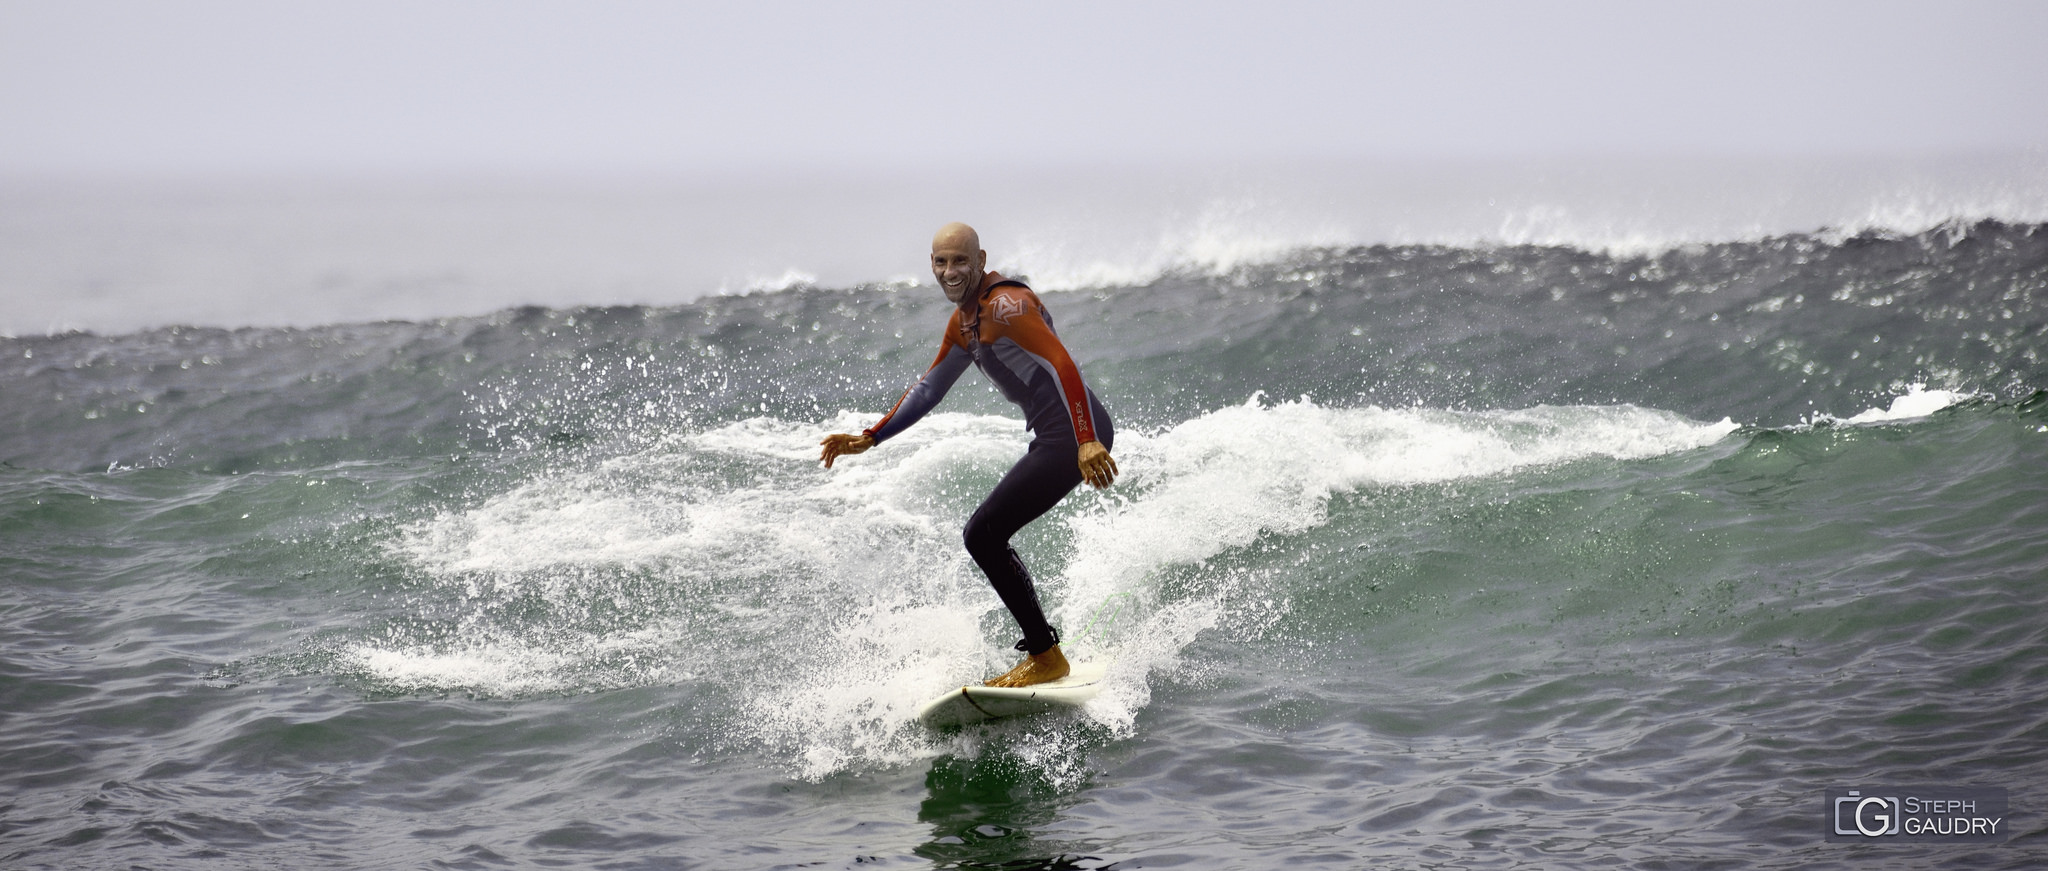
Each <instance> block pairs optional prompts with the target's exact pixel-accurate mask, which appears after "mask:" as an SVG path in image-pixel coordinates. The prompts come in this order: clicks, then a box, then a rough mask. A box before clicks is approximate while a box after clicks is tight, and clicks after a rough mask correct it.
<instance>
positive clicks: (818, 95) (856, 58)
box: [0, 0, 2048, 176]
mask: <svg viewBox="0 0 2048 871" xmlns="http://www.w3.org/2000/svg"><path fill="white" fill-rule="evenodd" d="M2044 146H2048V3H2042V2H2003V3H1983V2H1974V3H1956V2H1944V3H1938V4H1937V3H1925V2H1910V3H1897V2H1869V0H1861V2H1825V3H1821V2H1815V3H1800V2H1761V3H1747V2H1713V3H1683V4H1681V3H1636V2H1628V3H1460V4H1444V3H1419V2H1417V3H1400V4H1392V3H1378V4H1368V3H1329V4H1290V3H1280V4H1275V3H1257V4H1253V3H1216V2H1201V0H1196V2H1190V0H1178V2H1170V3H1042V2H1033V3H992V2H991V3H979V2H976V3H964V2H956V3H834V4H824V3H776V2H767V3H718V4H708V3H707V4H682V3H637V2H603V3H566V2H564V3H545V2H521V0H509V2H508V0H488V2H365V0H350V2H334V3H314V2H288V3H278V2H270V0H260V2H175V0H144V2H101V0H84V2H81V0H63V2H22V0H0V173H4V174H10V175H16V176H21V175H30V176H36V175H45V174H61V175H80V174H82V175H95V174H133V173H143V174H209V173H221V172H250V173H260V174H332V173H342V174H360V173H373V174H378V173H397V174H435V173H445V172H459V173H482V174H486V175H490V174H514V175H520V174H534V175H542V174H553V173H570V174H586V173H601V174H635V173H649V172H652V173H668V174H676V173H682V174H699V173H714V174H715V173H720V172H726V171H731V170H736V169H760V168H770V169H782V168H814V169H842V168H855V169H858V168H863V167H888V168H896V169H900V168H905V167H917V166H920V165H939V166H954V165H962V164H981V165H1013V166H1014V165H1028V164H1072V163H1098V164H1103V163H1118V162H1189V163H1204V162H1217V161H1270V160H1287V159H1293V158H1301V157H1318V158H1333V157H1334V158H1409V157H1418V156H1456V157H1482V158H1486V157H1504V156H1505V157H1518V156H1532V155H1598V154H1635V155H1654V154H1678V155H1687V154H1690V155H1700V154H1709V155H1809V156H1810V155H1816V154H1833V153H1845V154H1863V155H1870V154H1926V153H1930V152H1962V151H1987V150H1988V151H2014V150H2019V151H2040V150H2041V149H2043V147H2044Z"/></svg>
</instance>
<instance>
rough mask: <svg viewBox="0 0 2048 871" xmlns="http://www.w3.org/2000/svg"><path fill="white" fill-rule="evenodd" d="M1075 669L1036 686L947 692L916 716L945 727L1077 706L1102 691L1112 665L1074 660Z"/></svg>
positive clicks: (925, 704) (927, 704) (980, 688)
mask: <svg viewBox="0 0 2048 871" xmlns="http://www.w3.org/2000/svg"><path fill="white" fill-rule="evenodd" d="M1072 669H1073V670H1072V671H1069V672H1068V673H1067V676H1066V677H1063V678H1060V679H1059V680H1056V681H1053V682H1051V683H1042V684H1039V685H1037V686H1028V687H985V686H978V685H977V686H968V687H961V688H959V689H957V690H948V691H946V694H945V695H942V696H939V697H938V698H936V699H932V700H931V701H929V702H925V703H924V707H923V708H922V709H920V710H919V711H918V712H917V719H918V720H919V721H921V722H923V723H924V724H925V725H927V726H931V727H934V728H942V727H946V726H960V725H965V724H967V723H979V722H981V721H983V720H993V719H996V718H998V717H1015V716H1018V715H1020V714H1040V713H1044V712H1046V711H1057V710H1061V709H1067V708H1078V707H1080V706H1081V705H1082V703H1084V702H1086V701H1088V700H1089V699H1092V698H1095V695H1096V694H1097V693H1100V692H1102V681H1103V678H1105V677H1107V676H1108V674H1109V664H1108V663H1102V662H1082V663H1075V664H1074V665H1073V666H1072Z"/></svg>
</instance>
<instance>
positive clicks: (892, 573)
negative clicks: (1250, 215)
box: [348, 397, 1735, 778]
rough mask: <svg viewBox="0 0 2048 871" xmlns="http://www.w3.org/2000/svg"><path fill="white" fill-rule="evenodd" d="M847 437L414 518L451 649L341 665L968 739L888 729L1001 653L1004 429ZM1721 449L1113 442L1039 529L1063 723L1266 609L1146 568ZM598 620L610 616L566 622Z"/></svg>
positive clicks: (632, 465) (1335, 412)
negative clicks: (845, 446) (980, 526)
mask: <svg viewBox="0 0 2048 871" xmlns="http://www.w3.org/2000/svg"><path fill="white" fill-rule="evenodd" d="M866 421H867V418H866V416H864V415H856V414H852V413H847V414H842V415H841V416H839V418H838V419H836V420H833V421H829V422H828V423H827V424H826V425H824V426H820V425H817V424H809V423H792V422H787V421H778V420H771V419H766V418H759V419H754V420H748V421H743V422H738V423H733V424H729V425H726V426H723V427H719V428H717V429H713V430H709V431H705V432H700V433H695V434H690V435H687V436H683V437H679V438H677V439H674V440H672V441H671V442H669V443H667V444H664V445H662V446H659V447H656V448H653V449H650V450H647V451H644V452H641V453H637V454H633V455H628V456H623V457H619V458H615V459H613V460H611V461H609V462H607V463H604V464H603V465H602V466H600V467H598V468H595V469H591V470H587V471H582V472H576V473H569V474H562V475H558V476H554V477H549V478H543V479H540V480H535V481H531V482H528V483H526V484H524V485H522V486H519V487H515V488H513V489H512V490H510V491H507V492H506V493H504V494H501V495H499V496H496V497H493V498H490V499H486V500H484V501H483V502H481V503H480V504H478V505H476V506H474V507H471V508H469V509H466V510H460V511H451V512H448V513H446V514H443V515H441V516H439V517H435V518H432V519H430V520H427V521H424V522H422V523H419V524H416V525H415V526H413V527H411V528H409V529H407V530H406V531H405V533H404V535H402V536H401V537H400V538H399V540H398V541H396V542H395V543H394V545H393V547H394V549H395V550H396V551H397V552H399V553H401V554H403V555H405V556H406V557H407V558H408V559H409V560H411V561H412V562H413V564H414V565H416V566H418V567H419V568H420V569H421V570H422V571H423V572H425V573H426V574H427V575H428V576H429V577H430V578H431V579H432V583H433V584H434V585H436V586H438V588H439V589H440V590H442V591H443V594H444V595H443V597H442V598H443V602H444V604H445V602H446V601H450V600H452V601H458V602H468V603H472V605H471V606H470V607H472V608H473V609H474V610H473V612H472V616H471V617H470V618H468V619H465V621H464V625H463V627H462V629H461V630H460V631H459V632H458V633H456V636H455V638H454V639H453V640H452V641H447V642H434V641H423V640H420V639H409V638H402V637H401V638H394V639H389V640H374V639H373V640H370V641H365V642H361V643H358V644H356V645H354V646H353V647H352V648H350V650H349V651H348V659H349V661H350V662H351V663H352V664H353V665H354V667H356V668H358V669H360V670H362V671H364V672H366V673H368V674H371V675H373V676H376V677H378V678H379V679H381V680H384V681H386V682H388V683H390V684H392V685H394V686H397V687H402V688H407V689H433V688H441V689H454V688H464V689H470V690H473V691H480V692H485V693H513V694H516V693H526V692H546V691H573V690H576V689H582V688H604V687H610V686H620V685H630V684H632V683H635V682H657V681H661V680H679V679H683V678H682V677H679V676H681V675H694V676H695V679H699V680H706V681H711V682H713V683H715V684H717V685H719V686H721V687H723V688H724V689H725V690H726V691H727V693H728V695H730V696H731V697H732V698H733V699H735V700H736V702H735V707H734V708H733V709H732V710H730V711H728V712H727V714H728V715H729V722H730V727H729V731H730V733H731V738H732V740H734V741H735V742H737V743H741V744H746V745H749V746H756V747H760V748H763V749H764V750H765V751H766V752H768V753H770V754H771V755H772V756H773V757H775V758H778V759H780V760H782V761H783V762H784V763H785V764H787V765H788V766H789V768H790V770H791V771H792V772H793V773H795V774H797V775H798V776H802V777H807V778H816V777H823V776H826V775H829V774H831V773H833V772H836V771H841V770H845V769H848V768H850V767H855V766H871V765H876V764H892V763H901V762H906V761H910V760H915V759H919V758H924V757H926V756H929V755H930V754H932V753H934V752H937V751H938V750H939V749H940V748H941V747H951V748H952V749H954V750H956V751H961V750H963V749H964V748H969V747H971V745H972V743H973V742H974V741H976V740H979V739H978V738H976V737H975V735H976V734H978V733H973V734H969V735H966V736H964V737H956V738H952V739H944V740H948V741H951V742H952V743H944V741H942V740H941V739H935V738H933V737H932V736H931V735H929V734H928V733H926V732H925V730H923V729H921V728H918V727H917V726H915V724H914V723H913V722H912V716H913V714H914V712H915V710H916V706H917V705H918V704H919V703H920V702H922V701H923V700H924V699H926V698H928V697H930V696H931V695H933V694H935V693H936V692H938V691H940V690H942V689H944V688H945V687H947V686H957V685H959V684H962V683H965V682H968V681H971V680H977V679H979V678H981V677H983V676H985V675H986V674H987V673H989V671H990V670H992V669H995V668H999V667H1002V666H1004V665H1006V664H1007V663H1008V661H1009V660H1010V659H1011V658H1012V657H1013V656H1014V654H1013V653H1012V652H1010V651H1009V650H1007V643H1008V641H1009V640H1010V639H1011V638H1013V637H1014V633H1015V628H1014V626H1012V625H1011V624H1010V622H1009V617H1008V615H1007V612H1004V611H1002V610H1001V605H1000V604H999V603H998V601H997V600H996V598H995V596H994V595H992V594H991V593H990V592H989V591H988V589H987V586H986V582H985V581H984V580H983V579H982V578H981V577H980V575H979V572H978V571H977V570H976V569H975V568H974V567H973V565H972V564H971V563H970V562H969V561H968V560H967V558H966V556H965V554H964V553H963V551H962V549H961V547H960V545H959V532H958V530H959V526H960V523H961V522H962V519H963V518H964V517H965V515H966V513H967V512H968V511H969V510H971V508H972V506H973V504H974V503H975V502H976V501H978V500H979V498H980V497H981V495H982V494H983V493H984V492H985V491H986V489H987V488H988V486H989V485H990V484H992V483H993V481H994V479H995V478H996V477H997V476H999V475H1000V474H1001V473H1002V471H1003V469H1004V468H1006V467H1007V465H1008V463H1009V462H1010V460H1011V458H1013V457H1014V456H1016V454H1017V453H1018V451H1019V449H1020V448H1021V444H1020V443H1019V438H1018V437H1019V435H1020V433H1019V432H1018V428H1017V424H1016V422H1015V421H1014V420H1012V419H1009V418H1004V417H989V416H976V415H966V414H954V413H939V414H934V415H932V416H930V417H928V418H927V419H926V420H925V421H924V422H922V423H921V424H920V425H919V426H918V427H916V428H915V429H912V430H910V431H909V432H906V433H905V434H903V435H902V436H900V437H898V438H897V439H896V440H893V441H892V442H890V443H889V444H888V445H887V446H885V447H883V448H879V449H877V450H875V451H872V452H869V453H868V454H864V455H861V456H857V457H849V458H846V459H845V460H843V461H841V464H840V465H839V466H838V467H837V468H835V469H833V470H831V471H829V472H828V471H825V470H822V469H819V468H818V467H817V465H816V463H815V457H816V450H817V448H816V442H817V439H818V436H819V433H820V432H823V431H831V430H848V429H853V428H856V427H858V426H860V425H861V424H863V423H865V422H866ZM1734 428H1735V425H1734V424H1732V423H1729V422H1727V421H1722V422H1720V423H1699V422H1695V421H1690V420H1686V419H1684V418H1682V417H1679V416H1677V415H1674V414H1670V413H1667V412H1662V411H1657V410H1654V409H1642V408H1635V407H1631V406H1616V407H1538V408H1532V409H1524V410H1519V411H1500V412H1448V411H1432V410H1426V409H1401V410H1388V409H1380V408H1362V409H1343V408H1327V407H1323V406H1319V405H1316V404H1314V403H1313V402H1310V401H1307V400H1301V401H1293V402H1281V403H1277V404H1269V403H1266V402H1264V401H1263V400H1261V399H1259V398H1258V397H1254V398H1253V399H1252V400H1251V401H1248V402H1247V403H1245V404H1243V405H1239V406H1233V407H1229V408H1223V409H1218V410H1216V411H1213V412H1210V413H1208V414H1205V415H1203V416H1201V417H1198V418H1195V419H1193V420H1189V421H1186V422H1183V423H1181V424H1179V425H1177V426H1174V427H1171V428H1169V429H1166V430H1163V431H1159V432H1153V433H1144V432H1127V433H1123V434H1121V435H1120V436H1119V440H1118V443H1117V454H1118V457H1119V462H1120V464H1121V465H1122V467H1123V469H1124V472H1125V477H1124V478H1123V479H1122V480H1121V481H1119V483H1118V485H1117V486H1116V487H1115V488H1114V489H1113V490H1111V491H1108V492H1103V493H1096V492H1094V491H1084V492H1083V493H1082V494H1081V495H1078V496H1076V497H1071V498H1070V499H1069V500H1068V503H1067V505H1066V506H1065V507H1063V508H1062V510H1061V511H1060V513H1058V514H1056V515H1055V516H1054V517H1053V518H1048V519H1047V520H1045V521H1041V522H1043V523H1053V524H1058V527H1057V529H1056V530H1055V531H1056V532H1058V533H1059V534H1057V535H1054V536H1053V540H1055V541H1060V540H1064V541H1065V542H1066V543H1067V545H1066V546H1067V547H1068V548H1070V550H1071V553H1070V554H1068V556H1069V559H1068V560H1067V562H1066V569H1065V571H1064V572H1055V573H1048V574H1047V575H1046V576H1044V577H1041V578H1040V582H1041V593H1042V595H1043V596H1044V597H1045V598H1046V600H1047V604H1048V608H1049V611H1050V612H1051V613H1052V614H1053V615H1054V617H1055V622H1056V623H1058V624H1059V625H1062V626H1064V627H1065V628H1066V629H1067V631H1068V632H1069V634H1070V636H1072V637H1070V639H1069V640H1070V642H1071V643H1070V650H1071V651H1072V653H1073V655H1074V657H1075V658H1077V659H1083V660H1085V659H1089V658H1094V657H1113V658H1114V664H1113V667H1112V672H1111V686H1110V688H1109V689H1108V690H1107V691H1105V693H1104V694H1103V695H1102V696H1101V697H1099V698H1098V699H1097V700H1096V701H1095V702H1093V703H1091V705H1090V706H1089V708H1088V709H1087V712H1086V717H1087V718H1088V719H1090V720H1092V721H1093V723H1094V724H1095V725H1094V726H1093V727H1091V728H1094V729H1097V730H1099V729H1103V728H1107V729H1109V730H1110V731H1111V732H1112V733H1125V732H1128V730H1129V729H1131V728H1132V724H1133V722H1134V719H1135V717H1136V715H1137V713H1138V712H1139V711H1141V710H1142V709H1143V708H1144V706H1145V705H1146V704H1148V702H1149V698H1150V687H1151V684H1152V682H1153V681H1154V680H1156V679H1158V678H1159V677H1160V676H1162V675H1170V674H1174V673H1179V672H1182V671H1185V670H1187V669H1189V668H1191V667H1193V668H1197V669H1198V668H1199V664H1194V663H1188V662H1185V661H1184V651H1185V650H1186V649H1187V648H1188V646H1189V645H1190V643H1192V642H1193V641H1194V639H1195V638H1197V637H1198V636H1200V635H1201V634H1202V633H1204V632H1209V631H1214V630H1218V629H1219V628H1224V629H1226V630H1227V631H1247V630H1246V629H1245V627H1248V626H1250V627H1256V626H1258V625H1262V624H1263V623H1270V622H1271V619H1272V618H1273V616H1274V615H1275V614H1277V613H1278V612H1279V611H1282V610H1284V609H1285V607H1286V602H1285V593H1284V590H1281V591H1275V590H1273V589H1271V588H1270V587H1271V585H1268V584H1263V583H1260V582H1259V581H1260V579H1258V578H1254V577H1249V576H1247V575H1246V574H1245V573H1244V571H1243V570H1230V569H1221V568H1218V569H1215V570H1213V571H1212V570H1210V569H1207V568H1197V569H1195V577H1196V582H1195V584H1194V585H1193V589H1192V592H1189V593H1186V594H1183V595H1177V596H1175V597H1173V598H1172V599H1171V600H1162V599H1159V598H1158V597H1156V596H1154V595H1153V593H1154V586H1155V581H1156V580H1157V578H1158V577H1159V576H1160V573H1161V572H1162V571H1166V570H1169V569H1175V568H1176V567H1180V568H1183V569H1185V568H1187V567H1199V566H1203V565H1204V563H1205V561H1207V560H1209V559H1211V558H1212V557H1215V556H1218V555H1220V554H1223V553H1225V552H1227V551H1230V550H1233V549H1239V548H1244V547H1247V546H1250V545H1252V544H1254V543H1255V542H1257V541H1258V540H1260V539H1261V538H1264V537H1270V536H1276V535H1282V536H1284V535H1290V534H1295V533H1299V532H1302V531H1304V530H1308V529H1311V528H1314V527H1316V526H1319V525H1321V524H1323V523H1325V522H1326V518H1327V514H1328V510H1329V507H1330V504H1331V502H1332V500H1333V499H1336V498H1339V497H1341V496H1342V495H1344V494H1346V493H1350V492H1353V491H1356V490H1358V489H1360V488H1370V487H1386V486H1409V485H1416V484H1428V483H1436V482H1448V481H1457V480H1462V479H1470V478H1474V477H1483V476H1494V475H1501V474H1510V473H1514V472H1516V471H1517V470H1521V469H1526V468H1529V467H1532V466H1541V465H1545V464H1553V463H1562V462H1571V461H1575V460H1580V459H1586V458H1596V457H1605V458H1615V459H1624V460H1626V459H1634V458H1642V457H1650V456H1656V455H1659V454H1665V453H1670V452H1673V451H1682V450H1686V449H1690V448H1695V447H1699V446H1702V445H1706V444H1711V443H1713V442H1715V441H1717V440H1719V439H1720V438H1722V437H1724V436H1726V435H1727V434H1728V433H1729V432H1731V431H1732V430H1733V429H1734ZM701 469H715V470H716V471H717V474H705V475H699V474H695V473H693V470H701ZM1040 556H1044V555H1040ZM1036 561H1037V562H1039V563H1040V564H1044V563H1047V562H1051V563H1053V564H1054V565H1057V561H1056V560H1052V559H1039V560H1036ZM1233 572H1235V573H1234V574H1233ZM622 579H623V580H622ZM635 583H637V584H639V585H640V586H638V587H635V586H633V584H635ZM636 596H637V597H640V599H641V600H639V601H636V600H635V597H636ZM513 600H517V601H521V602H527V603H528V605H527V606H526V610H525V611H524V612H522V613H526V614H528V616H529V617H530V615H531V611H532V609H533V607H541V608H544V609H547V610H548V613H549V614H551V615H552V616H550V617H548V618H546V619H544V620H543V621H542V623H543V625H542V627H541V629H540V630H538V631H535V630H532V629H530V628H529V629H518V628H515V627H508V626H499V625H496V624H494V622H493V620H492V618H491V615H492V614H494V613H495V612H494V611H492V610H491V609H492V608H494V607H497V603H503V602H506V601H513ZM1110 600H1116V601H1120V602H1123V603H1126V604H1129V605H1131V607H1130V608H1129V609H1128V612H1127V613H1126V614H1124V615H1123V616H1122V617H1120V618H1119V619H1118V621H1117V624H1118V625H1117V627H1116V630H1115V632H1114V633H1113V634H1111V635H1109V636H1108V637H1106V638H1094V639H1090V638H1085V637H1082V635H1083V633H1082V631H1081V630H1083V629H1084V628H1085V624H1086V623H1087V621H1088V619H1089V618H1090V616H1091V615H1092V614H1093V613H1094V612H1095V611H1096V610H1097V608H1098V606H1100V605H1101V604H1102V603H1103V602H1105V601H1110ZM533 603H539V604H538V605H537V606H536V605H534V604H533ZM605 608H610V609H612V612H616V613H617V614H619V615H621V616H619V617H617V618H614V619H612V620H611V621H610V622H605V621H596V622H593V621H591V620H590V619H588V617H587V615H588V614H589V613H592V612H594V611H599V610H603V609H605ZM798 677H801V678H802V679H801V680H800V681H799V680H796V679H795V678H798ZM1020 734H1021V733H1020ZM1019 740H1023V739H1021V738H1020V739H1019ZM1047 740H1052V741H1053V742H1054V743H1053V744H1051V745H1046V746H1043V747H1039V748H1038V749H1039V750H1042V751H1044V755H1046V756H1047V758H1048V759H1051V758H1055V757H1060V756H1061V755H1062V753H1061V752H1060V751H1059V749H1058V748H1059V746H1064V745H1062V744H1060V742H1061V741H1066V740H1078V739H1072V738H1071V737H1070V738H1058V739H1047ZM963 742H964V743H963ZM1032 746H1038V745H1035V744H1031V743H1030V742H1029V741H1025V742H1024V743H1022V744H1016V743H1014V742H1013V745H1012V747H1011V750H1012V751H1013V752H1018V753H1023V754H1024V755H1027V756H1028V755H1030V752H1032V751H1028V750H1026V749H1020V748H1028V747H1032ZM1065 755H1069V756H1071V755H1073V754H1065ZM1070 774H1071V775H1074V776H1078V774H1077V773H1074V772H1067V773H1065V774H1062V773H1060V772H1056V771H1055V772H1050V773H1049V775H1048V776H1058V777H1064V776H1068V775H1070Z"/></svg>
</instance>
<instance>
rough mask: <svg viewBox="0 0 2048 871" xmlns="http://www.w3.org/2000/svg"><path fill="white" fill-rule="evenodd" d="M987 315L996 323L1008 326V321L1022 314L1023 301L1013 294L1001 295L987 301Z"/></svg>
mask: <svg viewBox="0 0 2048 871" xmlns="http://www.w3.org/2000/svg"><path fill="white" fill-rule="evenodd" d="M989 307H990V308H989V315H990V316H991V317H994V318H995V319H996V323H999V324H1002V325H1003V326H1006V327H1007V326H1009V325H1010V319H1011V318H1013V317H1016V316H1018V315H1020V314H1023V313H1024V301H1023V300H1020V299H1018V298H1017V297H1016V295H1015V294H1008V293H1001V294H997V295H996V296H995V298H993V299H990V300H989Z"/></svg>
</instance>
